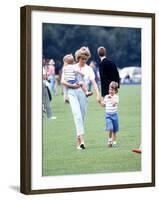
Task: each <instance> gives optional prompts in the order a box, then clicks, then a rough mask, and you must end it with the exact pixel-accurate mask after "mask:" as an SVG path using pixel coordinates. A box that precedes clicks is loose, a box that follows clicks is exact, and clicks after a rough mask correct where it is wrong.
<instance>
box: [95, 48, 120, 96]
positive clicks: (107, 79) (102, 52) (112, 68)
mask: <svg viewBox="0 0 159 200" xmlns="http://www.w3.org/2000/svg"><path fill="white" fill-rule="evenodd" d="M97 52H98V55H99V57H100V63H99V73H100V80H101V94H102V97H104V96H105V95H107V94H108V93H109V84H110V83H111V82H112V81H115V82H117V83H118V87H119V86H120V77H119V72H118V70H117V67H116V65H115V63H113V62H112V61H110V60H108V59H107V57H106V49H105V48H104V47H99V48H98V50H97Z"/></svg>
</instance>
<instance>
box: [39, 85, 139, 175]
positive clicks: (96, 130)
mask: <svg viewBox="0 0 159 200" xmlns="http://www.w3.org/2000/svg"><path fill="white" fill-rule="evenodd" d="M140 94H141V87H140V86H139V85H129V86H125V85H123V86H121V88H120V93H119V96H120V103H119V120H120V122H119V124H120V131H119V133H118V135H117V143H118V147H117V148H108V147H107V143H106V142H107V140H106V133H105V118H104V116H105V108H102V107H100V106H99V105H98V104H97V103H96V98H95V95H93V96H92V97H89V103H88V111H87V116H86V124H85V125H86V126H85V127H86V128H85V144H86V150H77V149H76V147H75V137H76V135H75V127H74V122H73V118H72V113H71V109H70V105H69V104H64V102H63V97H62V96H61V95H60V94H59V95H58V96H53V101H52V103H51V105H52V108H53V110H54V113H55V115H56V116H57V119H56V120H48V119H47V118H46V117H45V118H44V119H43V152H42V154H43V176H53V175H71V174H87V173H88V174H90V173H102V172H104V173H107V172H127V171H139V170H141V155H139V154H135V153H132V151H131V150H132V149H133V148H137V147H139V145H140V133H141V111H140V108H141V98H140V97H141V96H140Z"/></svg>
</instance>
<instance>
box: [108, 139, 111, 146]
mask: <svg viewBox="0 0 159 200" xmlns="http://www.w3.org/2000/svg"><path fill="white" fill-rule="evenodd" d="M108 147H112V138H109V139H108Z"/></svg>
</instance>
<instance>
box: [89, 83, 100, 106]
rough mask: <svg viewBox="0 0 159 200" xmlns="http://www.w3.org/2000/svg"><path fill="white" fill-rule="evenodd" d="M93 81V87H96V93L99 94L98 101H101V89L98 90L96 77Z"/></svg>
mask: <svg viewBox="0 0 159 200" xmlns="http://www.w3.org/2000/svg"><path fill="white" fill-rule="evenodd" d="M91 82H92V85H93V88H94V90H95V92H96V95H97V101H98V102H99V101H100V100H101V96H100V93H99V90H98V86H97V84H96V82H95V80H94V79H93V80H91Z"/></svg>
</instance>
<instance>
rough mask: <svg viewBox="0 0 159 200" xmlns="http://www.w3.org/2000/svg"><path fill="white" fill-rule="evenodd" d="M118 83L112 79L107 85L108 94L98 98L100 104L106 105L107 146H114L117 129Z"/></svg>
mask: <svg viewBox="0 0 159 200" xmlns="http://www.w3.org/2000/svg"><path fill="white" fill-rule="evenodd" d="M117 93H118V83H117V82H114V81H112V82H111V83H110V85H109V94H108V95H106V96H105V98H104V100H99V103H100V104H101V106H103V107H106V117H105V119H106V131H108V147H115V146H116V133H117V132H118V130H119V122H118V113H117V110H118V104H119V96H118V95H117Z"/></svg>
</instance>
